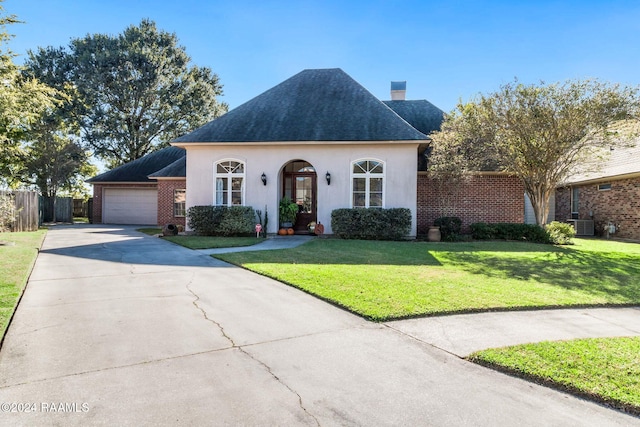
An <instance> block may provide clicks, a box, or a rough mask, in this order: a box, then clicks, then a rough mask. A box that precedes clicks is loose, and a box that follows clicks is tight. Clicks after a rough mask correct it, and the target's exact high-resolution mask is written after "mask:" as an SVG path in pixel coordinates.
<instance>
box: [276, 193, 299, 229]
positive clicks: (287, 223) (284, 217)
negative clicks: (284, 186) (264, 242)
mask: <svg viewBox="0 0 640 427" xmlns="http://www.w3.org/2000/svg"><path fill="white" fill-rule="evenodd" d="M279 213H280V226H281V227H282V228H291V227H293V223H294V222H296V216H297V215H298V205H297V204H295V203H293V202H292V201H291V199H290V198H288V197H287V196H285V197H283V198H282V199H281V200H280V208H279Z"/></svg>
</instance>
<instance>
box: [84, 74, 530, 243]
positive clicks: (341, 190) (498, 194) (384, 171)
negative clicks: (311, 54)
mask: <svg viewBox="0 0 640 427" xmlns="http://www.w3.org/2000/svg"><path fill="white" fill-rule="evenodd" d="M391 89H392V91H391V92H392V93H391V95H392V100H391V101H380V100H378V99H377V98H376V97H375V96H373V95H372V94H371V93H370V92H369V91H368V90H366V89H365V88H364V87H363V86H361V85H360V84H359V83H358V82H356V81H355V80H353V79H352V78H351V77H350V76H349V75H347V74H346V73H345V72H344V71H342V70H341V69H313V70H304V71H302V72H300V73H298V74H296V75H294V76H293V77H291V78H289V79H287V80H285V81H284V82H282V83H280V84H279V85H277V86H275V87H273V88H271V89H269V90H267V91H266V92H264V93H262V94H261V95H258V96H257V97H255V98H253V99H251V100H250V101H248V102H246V103H244V104H242V105H240V106H239V107H237V108H235V109H233V110H231V111H229V112H228V113H226V114H225V115H223V116H221V117H219V118H217V119H215V120H213V121H211V122H209V123H207V124H205V125H204V126H202V127H200V128H198V129H196V130H194V131H193V132H191V133H189V134H187V135H184V136H182V137H180V138H177V139H176V140H174V141H173V142H172V143H171V145H172V147H170V148H165V149H163V150H160V151H158V152H155V153H152V154H149V155H147V156H145V157H143V158H142V159H138V160H136V161H134V162H131V163H128V164H126V165H123V166H120V167H119V168H116V169H114V170H112V171H109V172H106V173H104V174H101V175H98V176H96V177H94V178H92V179H91V180H89V182H90V183H91V184H93V186H94V204H93V205H94V215H93V221H94V222H95V223H100V222H103V223H145V224H146V223H148V224H158V225H164V224H167V223H174V224H184V223H185V220H184V216H185V212H186V211H187V210H188V209H189V208H190V207H192V206H198V205H226V206H232V205H246V206H252V207H253V208H254V209H260V210H262V211H265V210H266V211H268V213H269V218H270V221H269V229H268V230H267V232H268V233H275V232H277V229H278V226H279V225H278V204H279V200H280V199H281V198H282V197H283V196H288V197H289V198H291V199H292V200H293V201H294V202H295V203H297V204H298V205H299V213H298V219H297V221H296V224H295V229H296V231H297V232H305V231H306V229H307V225H308V224H309V223H310V222H312V221H316V222H320V223H322V224H323V225H324V226H325V233H328V234H331V233H332V230H331V212H332V211H333V210H334V209H338V208H352V207H364V208H375V207H382V208H392V207H394V208H395V207H402V208H408V209H409V210H410V211H411V213H412V219H413V220H412V230H411V235H412V236H416V235H418V234H426V232H427V230H428V226H429V225H431V224H432V223H433V220H435V219H436V218H437V217H439V216H442V209H440V207H439V205H438V202H437V201H436V196H435V194H434V191H435V190H434V188H433V185H431V183H430V179H429V175H428V172H427V171H426V166H427V158H426V154H425V153H426V152H428V147H429V144H430V143H431V140H430V138H429V137H428V135H429V133H431V132H433V131H435V130H438V129H439V128H440V124H441V122H442V120H443V117H444V113H443V112H442V110H440V109H439V108H437V107H435V106H434V105H433V104H431V103H430V102H429V101H426V100H416V101H410V100H405V90H406V83H405V82H392V88H391ZM143 195H144V197H143ZM523 195H524V189H523V187H522V184H521V183H520V182H519V181H518V180H517V178H515V177H513V176H509V175H506V174H503V173H497V172H484V173H478V174H477V175H474V176H473V177H472V178H471V179H470V180H469V181H468V182H467V183H466V184H465V186H464V187H462V188H457V189H456V191H455V194H454V195H451V196H452V197H450V199H451V198H453V199H455V200H456V203H455V206H456V207H455V210H454V211H452V212H450V214H453V215H456V216H460V217H461V218H462V219H463V224H464V225H465V226H468V224H470V223H472V222H476V221H486V222H523V221H524V197H523ZM143 198H145V199H146V200H147V201H146V202H143V201H142V199H143ZM154 201H155V204H156V210H155V211H153V209H152V205H153V202H154ZM141 205H145V207H144V208H143V207H142V206H141ZM137 209H141V210H144V212H146V213H135V214H134V213H132V212H129V213H127V211H133V210H137ZM152 211H153V212H152ZM145 215H146V216H145ZM187 225H188V224H187Z"/></svg>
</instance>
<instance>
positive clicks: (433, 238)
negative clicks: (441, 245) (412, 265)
mask: <svg viewBox="0 0 640 427" xmlns="http://www.w3.org/2000/svg"><path fill="white" fill-rule="evenodd" d="M441 239H442V234H440V227H435V226H434V227H429V233H427V240H428V241H430V242H439V241H440V240H441Z"/></svg>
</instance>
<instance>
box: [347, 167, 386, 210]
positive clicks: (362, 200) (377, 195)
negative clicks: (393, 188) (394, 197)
mask: <svg viewBox="0 0 640 427" xmlns="http://www.w3.org/2000/svg"><path fill="white" fill-rule="evenodd" d="M351 191H352V194H353V196H352V199H351V204H352V207H354V208H383V207H384V162H383V161H381V160H375V159H364V160H356V161H355V162H353V163H351Z"/></svg>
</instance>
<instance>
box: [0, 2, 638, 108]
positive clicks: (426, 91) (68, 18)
mask: <svg viewBox="0 0 640 427" xmlns="http://www.w3.org/2000/svg"><path fill="white" fill-rule="evenodd" d="M2 6H3V7H4V9H5V12H6V13H11V14H15V15H17V16H18V18H19V19H20V20H22V21H25V24H21V25H12V26H10V27H9V31H10V32H11V33H13V34H15V36H16V37H15V38H14V39H13V40H12V41H11V42H10V44H9V47H10V48H11V49H12V50H13V51H14V52H15V53H17V54H20V55H22V57H24V55H25V53H26V52H27V50H29V49H35V48H36V47H38V46H61V45H67V44H68V42H69V40H71V39H72V38H77V37H82V36H84V35H86V34H87V33H107V34H113V35H115V34H118V33H119V32H121V31H122V30H123V29H124V28H126V27H127V26H129V25H132V24H135V25H137V24H138V23H139V22H140V20H141V19H143V18H149V19H151V20H154V21H155V22H156V23H157V25H158V27H159V28H161V29H163V30H166V31H170V32H174V33H176V35H177V36H178V38H179V40H180V43H181V44H182V45H183V46H184V47H185V48H186V50H187V53H188V54H189V55H190V56H191V58H192V60H193V63H194V64H197V65H199V66H207V67H210V68H211V69H212V70H213V71H214V72H216V73H217V74H218V75H219V76H220V79H221V82H222V84H223V85H224V92H225V95H224V97H223V98H222V99H223V100H224V101H225V102H227V103H228V104H229V105H230V107H231V108H234V107H237V106H238V105H240V104H242V103H244V102H246V101H248V100H249V99H251V98H253V97H254V96H257V95H259V94H260V93H262V92H264V91H265V90H267V89H269V88H271V87H272V86H274V85H276V84H278V83H280V82H281V81H283V80H285V79H287V78H288V77H290V76H292V75H294V74H296V73H298V72H299V71H301V70H303V69H306V68H334V67H339V68H342V69H343V70H344V71H346V72H347V73H348V74H350V75H351V76H352V77H353V78H354V79H356V80H357V81H358V82H360V83H361V84H362V85H363V86H365V87H366V88H367V89H368V90H369V91H371V92H372V93H373V94H374V95H375V96H377V97H378V98H381V99H389V83H390V81H392V80H407V98H409V99H428V100H430V101H431V102H432V103H434V104H435V105H437V106H439V107H440V108H442V109H443V110H445V111H449V110H451V109H452V108H454V107H455V105H456V103H457V102H458V100H463V101H467V100H470V99H471V98H472V97H473V96H474V95H476V94H478V93H488V92H491V91H494V90H496V89H498V87H499V86H500V84H502V83H506V82H509V81H512V80H513V79H514V78H515V77H517V78H518V79H519V80H520V81H521V82H524V83H536V82H539V81H545V82H549V83H550V82H556V81H563V80H566V79H584V78H599V79H601V80H606V81H611V82H618V83H623V84H629V85H638V84H640V74H639V70H640V2H636V1H616V0H611V1H589V0H582V1H546V0H538V1H518V0H511V1H442V0H440V1H437V2H436V1H393V0H388V1H381V0H380V1H376V0H371V1H351V0H315V1H306V0H297V1H269V0H262V1H243V0H231V1H205V0H201V1H195V0H179V1H176V0H172V1H165V0H152V1H151V0H127V1H122V0H5V1H4V2H3V3H2ZM21 60H22V59H18V62H20V61H21Z"/></svg>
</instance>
